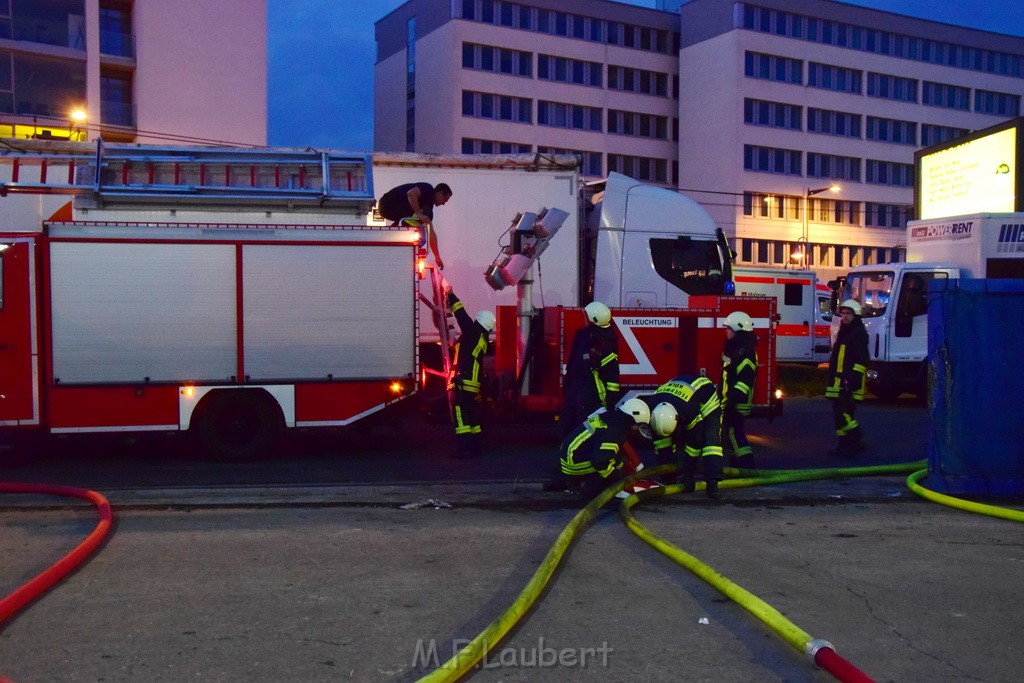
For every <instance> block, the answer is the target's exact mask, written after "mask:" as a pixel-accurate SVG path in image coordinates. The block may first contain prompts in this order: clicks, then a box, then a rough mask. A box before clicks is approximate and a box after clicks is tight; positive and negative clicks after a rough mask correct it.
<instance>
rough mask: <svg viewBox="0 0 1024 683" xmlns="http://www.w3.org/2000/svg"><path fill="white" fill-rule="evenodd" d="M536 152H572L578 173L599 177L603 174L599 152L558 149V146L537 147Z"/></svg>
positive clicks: (601, 155) (602, 156)
mask: <svg viewBox="0 0 1024 683" xmlns="http://www.w3.org/2000/svg"><path fill="white" fill-rule="evenodd" d="M537 153H538V154H573V155H575V156H576V158H577V159H578V160H579V163H580V173H585V174H587V175H591V176H595V177H599V176H603V175H604V171H603V168H602V166H603V162H604V155H603V154H602V153H601V152H588V151H585V150H579V149H560V148H558V147H537Z"/></svg>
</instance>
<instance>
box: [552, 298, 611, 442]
mask: <svg viewBox="0 0 1024 683" xmlns="http://www.w3.org/2000/svg"><path fill="white" fill-rule="evenodd" d="M584 313H585V314H586V317H587V326H586V327H583V328H580V329H579V330H577V331H576V334H575V335H574V336H573V339H572V348H571V350H570V351H569V361H568V363H567V364H566V369H565V384H564V385H563V396H562V413H561V415H560V416H559V423H560V425H561V429H562V436H563V437H564V436H567V435H568V433H569V432H571V431H572V430H574V429H576V427H577V426H578V425H579V424H580V422H581V421H582V420H583V418H585V417H586V416H587V415H590V414H591V413H592V412H594V411H595V410H597V409H598V408H608V409H609V410H610V409H611V408H612V407H613V406H614V405H615V404H616V403H617V402H618V400H619V339H618V335H617V334H616V333H615V328H614V327H613V326H612V312H611V311H610V310H609V309H608V307H607V306H605V305H604V304H603V303H601V302H600V301H592V302H591V303H589V304H587V306H586V308H585V309H584Z"/></svg>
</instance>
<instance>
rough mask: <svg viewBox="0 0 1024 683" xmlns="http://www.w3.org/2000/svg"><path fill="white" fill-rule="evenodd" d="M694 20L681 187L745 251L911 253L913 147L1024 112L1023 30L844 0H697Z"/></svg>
mask: <svg viewBox="0 0 1024 683" xmlns="http://www.w3.org/2000/svg"><path fill="white" fill-rule="evenodd" d="M680 27H681V32H682V38H681V50H680V60H679V63H680V113H679V118H680V143H679V145H680V152H679V157H680V187H681V188H684V190H689V191H690V192H689V193H690V194H692V196H693V197H694V198H695V199H697V200H698V201H701V202H702V203H703V204H705V206H707V207H708V209H709V211H711V213H712V215H713V216H714V217H715V219H716V221H718V222H719V224H720V225H722V227H723V228H724V229H725V230H726V232H727V233H728V234H730V235H735V236H736V238H737V239H736V240H735V241H734V248H735V249H736V250H737V252H738V260H739V261H740V262H743V263H753V264H759V265H772V266H778V267H785V266H788V265H798V266H802V265H806V266H809V267H813V268H814V269H816V270H817V271H819V273H823V274H825V275H832V274H839V273H842V272H844V271H845V270H846V269H848V268H849V267H850V266H851V265H860V264H863V263H884V262H886V261H890V260H902V258H903V256H904V251H905V230H904V228H905V226H906V221H907V220H908V219H912V218H913V215H912V212H913V185H914V179H913V161H914V151H915V150H917V149H920V148H922V147H927V146H930V145H934V144H937V143H940V142H945V141H947V140H950V139H954V138H957V137H960V136H962V135H966V134H967V133H970V132H972V131H975V130H979V129H982V128H986V127H988V126H991V125H994V124H996V123H999V122H1000V121H1003V120H1005V119H1007V118H1012V117H1014V116H1018V115H1020V113H1021V98H1022V96H1024V38H1018V37H1013V36H1005V35H999V34H994V33H989V32H986V31H977V30H972V29H968V28H964V27H961V26H951V25H947V24H941V23H937V22H933V21H927V20H923V19H917V18H913V17H907V16H902V15H898V14H893V13H890V12H883V11H879V10H873V9H867V8H863V7H857V6H853V5H847V4H843V3H837V2H831V1H830V0H799V1H795V0H756V1H754V2H733V0H691V2H689V3H686V4H684V5H683V6H682V7H681V8H680ZM830 186H838V188H839V190H838V191H835V192H834V191H830V190H826V189H825V188H828V187H830ZM713 190H728V191H730V192H734V193H738V194H730V195H721V194H710V193H708V192H707V191H713ZM701 191H704V192H701Z"/></svg>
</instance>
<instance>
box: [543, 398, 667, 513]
mask: <svg viewBox="0 0 1024 683" xmlns="http://www.w3.org/2000/svg"><path fill="white" fill-rule="evenodd" d="M650 421H651V410H650V408H649V407H648V405H647V403H645V402H644V401H642V400H641V399H639V398H631V399H628V400H626V401H623V402H622V405H620V406H619V407H618V408H612V409H607V408H598V409H597V410H596V411H594V412H593V413H592V414H591V415H590V416H588V417H587V419H586V420H584V421H583V423H582V424H580V425H578V426H577V427H576V429H575V430H574V431H573V432H572V433H571V434H569V436H567V437H566V438H565V441H563V442H562V446H561V450H560V464H561V469H562V475H563V477H564V478H565V479H566V480H567V481H568V483H569V487H570V488H571V489H574V490H577V491H580V492H581V493H583V495H585V496H587V497H588V498H593V497H594V496H596V495H597V494H598V493H600V492H601V491H602V490H604V489H605V488H607V487H608V486H611V485H612V484H614V483H615V482H616V481H618V480H619V479H621V478H622V477H623V476H624V473H623V471H622V465H623V459H622V457H621V456H620V453H619V451H620V449H621V448H622V444H624V443H625V442H626V439H628V438H629V435H630V434H632V433H634V432H636V431H637V430H638V429H639V428H640V426H641V425H645V424H648V423H649V422H650Z"/></svg>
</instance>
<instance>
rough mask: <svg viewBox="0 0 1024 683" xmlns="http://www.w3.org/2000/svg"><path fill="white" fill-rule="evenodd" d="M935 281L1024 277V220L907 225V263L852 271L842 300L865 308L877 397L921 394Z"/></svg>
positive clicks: (871, 382) (1015, 216)
mask: <svg viewBox="0 0 1024 683" xmlns="http://www.w3.org/2000/svg"><path fill="white" fill-rule="evenodd" d="M937 278H1024V213H1012V214H972V215H966V216H954V217H952V218H941V219H932V220H924V221H910V222H909V223H908V224H907V261H906V263H886V264H882V265H874V266H859V267H857V268H853V269H852V270H850V272H849V274H848V275H847V276H846V281H845V284H844V285H843V290H842V294H841V297H842V298H843V299H855V300H857V301H859V302H860V304H861V305H862V306H863V317H864V325H865V326H866V327H867V330H868V349H869V352H870V355H871V366H870V368H869V369H868V387H869V388H870V389H871V392H872V393H874V394H875V395H876V396H878V397H879V398H882V399H886V400H891V399H893V398H896V397H897V396H899V395H900V394H903V393H913V394H916V395H918V396H924V395H925V393H926V391H927V388H928V387H927V380H928V375H927V363H926V362H925V359H926V357H927V355H928V300H927V293H928V287H929V284H930V282H931V281H932V280H934V279H937ZM832 325H833V332H834V331H836V330H838V318H837V319H835V320H833V322H832Z"/></svg>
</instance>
